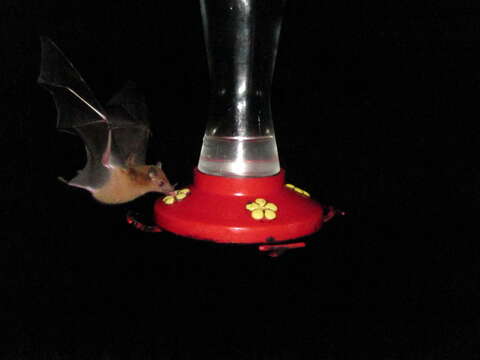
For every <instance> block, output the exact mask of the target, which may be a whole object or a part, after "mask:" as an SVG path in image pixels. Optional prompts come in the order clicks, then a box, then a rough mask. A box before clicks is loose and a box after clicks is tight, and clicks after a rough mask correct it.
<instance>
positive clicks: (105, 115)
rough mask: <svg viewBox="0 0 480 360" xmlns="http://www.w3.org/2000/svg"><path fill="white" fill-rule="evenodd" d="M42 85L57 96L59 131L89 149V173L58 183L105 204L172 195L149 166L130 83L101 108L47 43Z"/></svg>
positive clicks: (141, 114) (144, 126) (144, 121)
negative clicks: (73, 136) (75, 137)
mask: <svg viewBox="0 0 480 360" xmlns="http://www.w3.org/2000/svg"><path fill="white" fill-rule="evenodd" d="M38 83H39V84H40V85H41V86H43V87H45V88H46V89H47V90H48V91H49V92H50V93H51V95H52V96H53V99H54V101H55V105H56V108H57V128H58V129H60V130H64V131H67V132H73V133H76V134H77V135H79V136H80V138H81V139H82V140H83V142H84V144H85V149H86V154H87V160H86V164H85V167H84V168H83V169H82V170H79V171H78V173H77V175H76V176H75V177H74V178H73V179H71V180H70V181H66V180H64V179H63V178H59V179H60V180H62V181H64V182H66V183H67V184H68V185H71V186H74V187H78V188H82V189H85V190H88V191H89V192H90V193H91V194H92V196H93V197H94V198H95V199H96V200H98V201H100V202H101V203H105V204H121V203H126V202H129V201H132V200H134V199H136V198H138V197H140V196H142V195H144V194H146V193H148V192H158V193H164V194H170V193H172V192H173V191H174V187H173V186H172V185H171V184H170V182H169V181H168V179H167V177H166V175H165V173H164V172H163V170H162V168H161V164H160V163H158V164H157V165H146V164H145V157H146V147H147V142H148V138H149V136H150V128H149V122H148V118H147V107H146V105H145V101H144V98H143V96H141V95H140V94H139V92H138V90H137V89H136V88H135V86H134V85H133V84H132V83H128V84H127V85H126V86H125V87H124V88H123V89H122V90H121V91H120V92H118V93H117V94H116V95H114V96H113V97H112V98H111V100H110V101H109V102H108V103H107V105H106V106H105V108H103V107H102V105H101V104H100V103H99V102H98V101H97V99H96V98H95V97H94V95H93V93H92V91H91V90H90V88H89V87H88V85H87V84H86V82H85V81H84V80H83V78H82V76H81V75H80V74H79V72H78V71H77V70H76V69H75V68H74V66H73V65H72V63H71V62H70V61H69V60H68V59H67V57H66V56H65V55H64V54H63V52H62V51H61V50H60V49H59V48H58V47H57V45H55V43H54V42H53V41H52V40H50V39H49V38H46V37H42V38H41V65H40V75H39V77H38Z"/></svg>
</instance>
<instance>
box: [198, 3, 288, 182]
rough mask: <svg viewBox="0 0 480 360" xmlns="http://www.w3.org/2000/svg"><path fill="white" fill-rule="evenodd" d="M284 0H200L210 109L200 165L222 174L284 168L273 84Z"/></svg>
mask: <svg viewBox="0 0 480 360" xmlns="http://www.w3.org/2000/svg"><path fill="white" fill-rule="evenodd" d="M284 4H285V0H222V1H212V0H201V10H202V19H203V25H204V34H205V43H206V48H207V57H208V64H209V70H210V82H211V84H210V87H211V96H210V109H209V119H208V122H207V128H206V130H205V136H204V138H203V146H202V150H201V154H200V160H199V164H198V168H199V170H200V171H202V172H204V173H207V174H211V175H220V176H252V177H253V176H270V175H274V174H276V173H278V172H279V171H280V165H279V161H278V154H277V145H276V141H275V133H274V128H273V121H272V115H271V109H270V89H271V82H272V77H273V70H274V66H275V57H276V53H277V47H278V39H279V34H280V28H281V21H282V12H283V8H284Z"/></svg>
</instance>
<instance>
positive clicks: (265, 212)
mask: <svg viewBox="0 0 480 360" xmlns="http://www.w3.org/2000/svg"><path fill="white" fill-rule="evenodd" d="M245 208H246V209H247V210H249V211H250V216H251V217H252V218H253V219H255V220H262V219H266V220H273V219H275V218H276V217H277V210H278V206H277V205H275V204H274V203H271V202H268V201H267V200H265V199H261V198H258V199H255V201H254V202H251V203H248V204H247V205H246V206H245Z"/></svg>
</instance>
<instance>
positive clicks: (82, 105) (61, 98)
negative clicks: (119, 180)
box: [38, 37, 110, 190]
mask: <svg viewBox="0 0 480 360" xmlns="http://www.w3.org/2000/svg"><path fill="white" fill-rule="evenodd" d="M41 48H42V57H41V68H40V76H39V78H38V82H39V83H40V84H41V85H43V86H44V87H46V88H47V90H48V91H49V92H50V93H51V94H52V96H53V98H54V101H55V104H56V107H57V127H58V128H59V129H65V130H72V129H73V130H75V131H76V132H77V133H78V135H79V136H80V137H81V138H82V140H83V141H84V144H85V148H86V152H87V162H86V165H85V168H84V169H82V170H80V171H79V173H78V175H77V176H76V177H75V178H73V179H72V180H71V181H69V184H70V185H73V186H77V187H81V188H85V189H88V190H94V189H96V188H99V187H101V186H102V185H103V184H105V182H106V181H108V179H109V172H108V169H107V168H106V167H105V166H103V164H102V158H104V157H105V153H107V154H108V153H109V152H110V149H109V147H108V145H109V144H108V138H109V132H110V129H109V123H108V121H107V116H106V112H105V110H103V108H102V106H101V105H100V103H99V102H98V101H97V100H96V99H95V97H94V96H93V94H92V91H91V90H90V88H89V87H88V85H87V84H86V83H85V81H84V80H83V78H82V77H81V75H80V74H79V73H78V71H77V70H76V69H75V68H74V66H73V65H72V63H71V62H70V61H69V60H68V59H67V58H66V57H65V55H64V54H63V52H62V51H61V50H60V49H59V48H58V47H57V46H56V45H55V44H54V43H53V41H51V40H50V39H48V38H45V37H42V38H41Z"/></svg>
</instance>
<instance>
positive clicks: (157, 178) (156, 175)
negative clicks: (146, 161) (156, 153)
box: [148, 166, 164, 186]
mask: <svg viewBox="0 0 480 360" xmlns="http://www.w3.org/2000/svg"><path fill="white" fill-rule="evenodd" d="M148 177H149V178H150V180H152V182H153V183H155V184H156V185H158V186H162V185H163V183H164V181H163V179H162V176H161V174H160V169H159V168H157V167H156V166H150V168H149V169H148Z"/></svg>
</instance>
